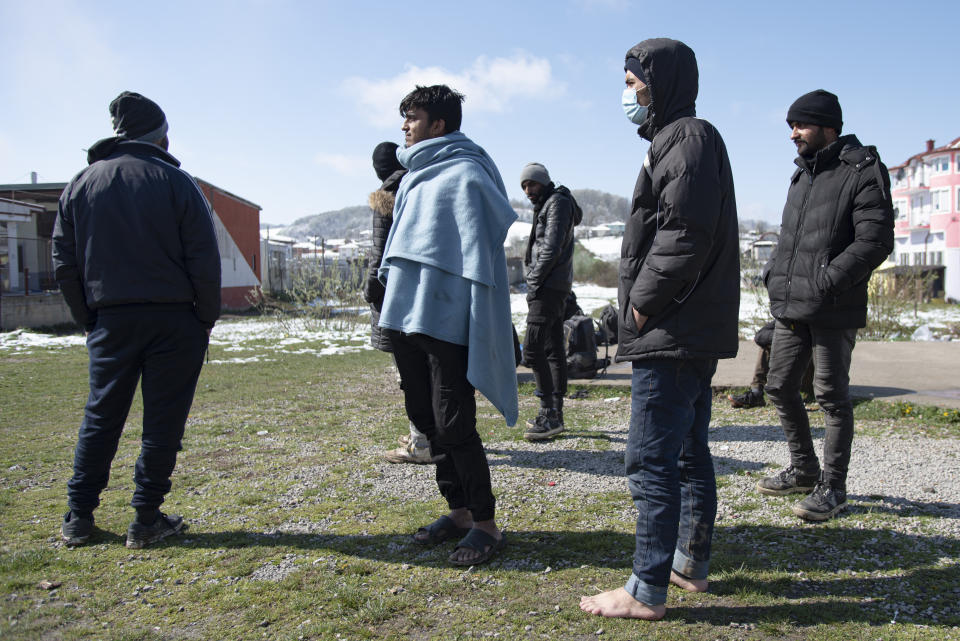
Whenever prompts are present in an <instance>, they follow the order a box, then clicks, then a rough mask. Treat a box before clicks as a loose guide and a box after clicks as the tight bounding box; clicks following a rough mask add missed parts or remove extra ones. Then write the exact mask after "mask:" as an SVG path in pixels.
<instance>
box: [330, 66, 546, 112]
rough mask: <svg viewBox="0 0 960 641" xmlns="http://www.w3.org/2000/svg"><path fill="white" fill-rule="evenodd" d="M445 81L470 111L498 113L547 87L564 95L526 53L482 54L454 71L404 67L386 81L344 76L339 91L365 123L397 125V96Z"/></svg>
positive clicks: (544, 68)
mask: <svg viewBox="0 0 960 641" xmlns="http://www.w3.org/2000/svg"><path fill="white" fill-rule="evenodd" d="M436 84H445V85H448V86H450V87H451V88H453V89H455V90H457V91H459V92H460V93H462V94H464V95H465V96H466V97H467V100H466V103H465V104H466V108H468V109H469V110H470V111H471V112H482V111H487V112H495V113H499V112H503V111H506V110H507V108H508V106H509V104H510V103H511V102H512V101H514V100H516V99H527V98H536V97H538V96H540V95H543V94H544V93H545V91H546V89H547V88H550V90H551V97H556V96H557V95H558V94H561V95H562V94H563V92H564V87H563V86H562V85H558V84H557V83H555V82H554V81H553V79H552V70H551V67H550V61H549V60H547V59H545V58H537V57H536V56H532V55H530V54H527V53H523V52H520V53H517V54H516V55H514V56H513V57H512V58H487V57H486V56H481V57H479V58H477V59H476V61H474V63H473V64H472V65H471V66H470V67H469V68H467V69H464V70H462V71H459V72H454V71H450V70H447V69H444V68H443V67H417V66H415V65H408V66H407V67H406V69H404V70H403V72H402V73H400V74H398V75H397V76H394V77H393V78H390V79H388V80H386V81H385V82H383V81H381V82H375V83H374V82H371V81H370V80H369V79H367V78H363V77H351V78H347V79H346V80H345V81H344V83H343V91H344V92H345V93H347V94H349V95H352V96H353V97H354V98H355V100H356V101H357V102H358V103H359V105H360V106H361V108H362V109H364V110H365V111H366V115H367V118H368V120H369V121H370V122H372V123H374V124H376V125H379V126H383V127H389V126H396V125H397V124H398V123H399V120H400V114H399V112H398V111H397V108H398V107H399V105H400V100H401V99H402V98H403V97H404V96H405V95H407V94H408V93H409V92H410V91H412V90H413V89H414V87H415V86H416V85H436Z"/></svg>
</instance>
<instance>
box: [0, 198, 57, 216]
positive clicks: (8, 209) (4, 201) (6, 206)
mask: <svg viewBox="0 0 960 641" xmlns="http://www.w3.org/2000/svg"><path fill="white" fill-rule="evenodd" d="M32 211H46V210H45V209H44V208H43V207H40V206H39V205H34V204H33V203H25V202H23V201H20V200H12V199H10V198H0V212H3V213H5V214H28V215H29V213H30V212H32Z"/></svg>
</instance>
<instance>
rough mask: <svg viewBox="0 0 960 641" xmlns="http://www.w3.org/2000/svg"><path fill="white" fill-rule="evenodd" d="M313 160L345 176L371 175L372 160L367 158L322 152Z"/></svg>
mask: <svg viewBox="0 0 960 641" xmlns="http://www.w3.org/2000/svg"><path fill="white" fill-rule="evenodd" d="M313 159H314V161H315V162H316V163H317V164H318V165H322V166H324V167H329V168H330V169H333V170H334V171H335V172H337V173H338V174H342V175H344V176H366V175H367V174H369V173H370V159H369V158H368V157H366V156H357V155H348V154H328V153H323V152H320V153H318V154H316V155H315V156H314V157H313Z"/></svg>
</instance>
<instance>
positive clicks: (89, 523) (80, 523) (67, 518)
mask: <svg viewBox="0 0 960 641" xmlns="http://www.w3.org/2000/svg"><path fill="white" fill-rule="evenodd" d="M91 534H93V515H92V514H91V515H90V518H89V519H87V518H81V517H79V516H77V515H76V514H74V513H73V512H72V511H71V512H67V513H66V514H64V515H63V523H61V524H60V536H61V537H62V538H63V541H64V543H66V544H67V545H68V546H70V547H73V546H75V545H83V544H84V543H86V542H87V539H89V538H90V535H91Z"/></svg>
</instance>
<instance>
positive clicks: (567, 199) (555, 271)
mask: <svg viewBox="0 0 960 641" xmlns="http://www.w3.org/2000/svg"><path fill="white" fill-rule="evenodd" d="M581 220H583V210H582V209H580V205H578V204H577V201H576V199H575V198H574V197H573V194H571V193H570V190H569V189H567V188H566V187H564V186H563V185H560V186H559V187H554V185H553V183H550V184H549V185H548V186H547V189H546V190H545V191H544V193H543V195H542V196H541V197H540V202H539V203H537V205H536V206H535V207H534V208H533V225H532V226H531V228H530V239H529V240H528V241H527V253H526V255H525V256H524V259H523V265H524V268H525V269H524V276H525V278H526V280H527V290H528V292H529V293H530V294H532V295H534V296H536V294H537V292H538V291H539V290H540V289H541V288H544V287H545V288H547V289H555V290H558V291H563V292H568V291H570V288H571V287H572V286H573V228H574V227H575V226H577V225H579V224H580V221H581Z"/></svg>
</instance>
